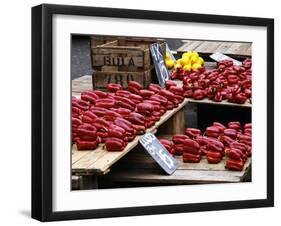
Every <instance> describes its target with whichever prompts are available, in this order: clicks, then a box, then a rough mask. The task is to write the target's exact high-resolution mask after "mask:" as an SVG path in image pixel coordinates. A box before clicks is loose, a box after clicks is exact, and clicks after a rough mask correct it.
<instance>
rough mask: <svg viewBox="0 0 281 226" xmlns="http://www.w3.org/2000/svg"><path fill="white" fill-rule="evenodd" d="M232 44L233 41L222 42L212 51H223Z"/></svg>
mask: <svg viewBox="0 0 281 226" xmlns="http://www.w3.org/2000/svg"><path fill="white" fill-rule="evenodd" d="M232 45H233V42H222V43H221V44H220V45H219V46H218V48H216V49H214V53H217V52H220V53H225V52H226V51H227V50H228V49H229V48H230V47H231V46H232Z"/></svg>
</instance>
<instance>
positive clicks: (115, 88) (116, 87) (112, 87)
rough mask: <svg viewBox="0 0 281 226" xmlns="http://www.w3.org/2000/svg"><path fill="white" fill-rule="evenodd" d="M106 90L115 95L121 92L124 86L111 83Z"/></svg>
mask: <svg viewBox="0 0 281 226" xmlns="http://www.w3.org/2000/svg"><path fill="white" fill-rule="evenodd" d="M106 88H107V90H108V91H109V92H113V93H115V92H116V91H118V90H121V89H122V86H121V85H120V84H115V83H109V84H107V86H106Z"/></svg>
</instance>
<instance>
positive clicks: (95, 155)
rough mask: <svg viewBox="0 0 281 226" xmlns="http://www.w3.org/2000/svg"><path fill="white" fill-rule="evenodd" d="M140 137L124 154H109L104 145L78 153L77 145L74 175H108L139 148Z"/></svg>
mask: <svg viewBox="0 0 281 226" xmlns="http://www.w3.org/2000/svg"><path fill="white" fill-rule="evenodd" d="M186 103H187V100H185V101H184V102H182V103H181V104H180V105H179V106H178V107H177V108H175V109H173V110H170V111H167V112H166V113H165V114H164V115H163V116H162V117H161V119H160V120H159V121H158V122H156V123H155V125H154V126H153V127H151V128H149V129H148V130H147V132H152V133H155V132H156V131H157V128H158V127H159V126H161V125H162V124H163V123H165V122H166V121H167V120H168V119H170V118H171V117H172V116H173V115H175V114H176V113H177V112H178V111H180V110H181V109H182V108H183V107H184V106H185V105H186ZM139 139H140V136H137V137H136V138H135V139H134V140H133V141H132V142H129V144H128V145H127V147H126V148H125V149H124V150H123V151H122V152H108V151H107V150H106V149H105V148H104V146H103V144H100V145H99V147H98V148H97V149H95V150H89V151H78V150H77V148H76V145H73V147H72V173H73V174H76V175H89V174H106V173H108V172H109V170H110V167H111V166H112V165H113V164H114V163H116V162H117V161H118V160H120V159H121V158H122V157H123V156H124V155H126V154H127V153H128V152H130V151H131V150H132V149H133V148H134V147H136V146H137V144H138V141H139Z"/></svg>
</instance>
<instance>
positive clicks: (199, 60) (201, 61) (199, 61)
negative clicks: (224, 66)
mask: <svg viewBox="0 0 281 226" xmlns="http://www.w3.org/2000/svg"><path fill="white" fill-rule="evenodd" d="M198 63H200V64H201V65H203V64H204V60H203V58H202V57H198Z"/></svg>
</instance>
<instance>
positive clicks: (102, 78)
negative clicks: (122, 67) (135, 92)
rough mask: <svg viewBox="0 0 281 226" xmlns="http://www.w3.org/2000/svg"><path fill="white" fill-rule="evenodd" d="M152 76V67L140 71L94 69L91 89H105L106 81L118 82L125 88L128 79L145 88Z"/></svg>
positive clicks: (153, 74)
mask: <svg viewBox="0 0 281 226" xmlns="http://www.w3.org/2000/svg"><path fill="white" fill-rule="evenodd" d="M154 76H155V69H154V67H151V68H150V69H148V70H145V71H140V72H130V71H128V72H126V71H94V72H93V89H99V90H105V89H106V86H107V84H108V83H118V84H120V85H122V86H123V87H125V88H127V86H128V83H129V82H130V81H136V82H139V83H140V84H142V85H143V86H144V87H145V88H146V87H147V86H148V85H149V84H150V83H151V82H152V78H153V77H154Z"/></svg>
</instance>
